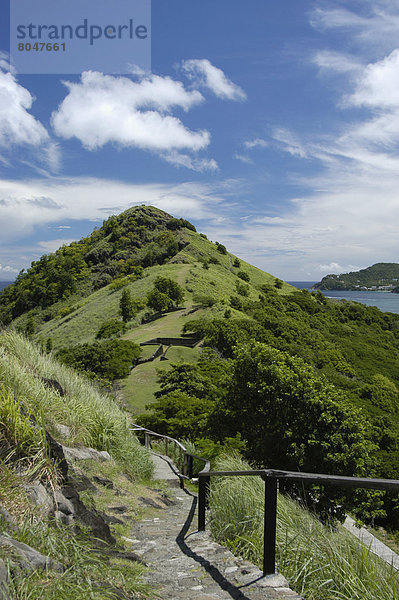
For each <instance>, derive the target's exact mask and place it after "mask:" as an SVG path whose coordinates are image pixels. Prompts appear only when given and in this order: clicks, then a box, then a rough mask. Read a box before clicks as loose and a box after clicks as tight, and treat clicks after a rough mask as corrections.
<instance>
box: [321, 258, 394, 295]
mask: <svg viewBox="0 0 399 600" xmlns="http://www.w3.org/2000/svg"><path fill="white" fill-rule="evenodd" d="M398 282H399V264H398V263H376V264H375V265H372V266H371V267H367V269H361V270H360V271H351V272H350V273H343V274H341V275H333V274H330V275H326V276H325V277H323V279H322V280H321V281H320V282H319V283H316V284H315V285H314V286H313V287H314V288H316V289H320V290H381V291H390V292H392V291H396V290H395V288H397V287H398Z"/></svg>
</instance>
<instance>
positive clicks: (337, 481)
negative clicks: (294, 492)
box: [198, 469, 399, 575]
mask: <svg viewBox="0 0 399 600" xmlns="http://www.w3.org/2000/svg"><path fill="white" fill-rule="evenodd" d="M248 476H258V477H262V479H263V480H264V482H265V508H264V534H263V575H272V574H273V573H275V570H276V527H277V486H278V481H279V480H280V479H282V480H288V481H297V482H302V483H318V484H322V485H339V486H344V487H351V488H366V489H374V490H391V491H398V492H399V480H397V479H372V478H368V477H344V476H340V475H325V474H320V473H299V472H296V471H279V470H277V469H260V470H254V471H211V470H206V471H205V469H204V470H202V471H201V472H200V473H199V474H198V477H199V490H198V498H199V500H198V529H199V531H204V530H205V516H206V503H207V490H208V489H209V485H210V478H211V477H248Z"/></svg>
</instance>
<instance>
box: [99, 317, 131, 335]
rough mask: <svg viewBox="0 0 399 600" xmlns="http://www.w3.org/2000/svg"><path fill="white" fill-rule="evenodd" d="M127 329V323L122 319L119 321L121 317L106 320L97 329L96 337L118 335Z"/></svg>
mask: <svg viewBox="0 0 399 600" xmlns="http://www.w3.org/2000/svg"><path fill="white" fill-rule="evenodd" d="M125 331H126V325H125V324H124V323H123V322H122V321H119V319H111V320H110V321H104V323H103V324H102V325H101V327H100V329H99V330H98V331H97V335H96V339H97V340H100V339H103V338H110V337H113V336H115V335H118V333H124V332H125Z"/></svg>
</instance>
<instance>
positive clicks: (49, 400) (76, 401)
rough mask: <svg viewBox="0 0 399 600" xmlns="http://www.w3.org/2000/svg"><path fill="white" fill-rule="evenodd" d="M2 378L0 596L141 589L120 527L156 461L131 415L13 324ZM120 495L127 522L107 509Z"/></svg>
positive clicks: (1, 347)
mask: <svg viewBox="0 0 399 600" xmlns="http://www.w3.org/2000/svg"><path fill="white" fill-rule="evenodd" d="M0 382H1V385H0V398H1V402H0V514H1V517H0V538H1V544H0V545H1V552H0V596H1V597H2V598H30V599H31V600H39V599H40V598H43V597H45V598H48V599H49V600H56V599H58V598H60V599H61V598H63V599H66V598H75V600H85V599H86V598H89V597H90V598H96V599H97V600H100V599H104V600H105V599H110V600H111V598H116V597H118V598H120V597H124V598H128V597H129V598H131V597H137V595H139V597H141V596H140V592H141V591H145V589H146V587H145V585H144V584H143V581H142V574H143V567H142V566H141V565H139V564H138V563H137V562H136V563H134V562H132V560H129V552H128V550H129V545H127V544H126V543H125V541H124V539H123V535H125V536H127V535H129V534H130V531H131V520H132V519H137V515H138V514H139V511H140V510H142V509H140V501H139V499H138V497H139V496H142V495H148V493H149V492H148V490H147V489H146V487H145V485H144V483H143V481H145V480H147V479H148V478H149V477H150V476H151V473H152V469H153V467H152V461H151V458H150V456H149V453H148V452H147V451H146V449H145V448H143V447H142V446H141V445H140V444H139V443H138V441H137V440H136V438H135V437H134V436H133V434H132V433H131V431H129V418H128V414H127V413H126V412H124V411H123V410H121V408H120V407H119V406H118V405H117V404H116V402H115V400H114V399H113V398H112V397H111V396H110V395H108V394H104V393H101V392H99V391H98V390H97V389H95V388H94V387H93V386H92V385H90V384H89V383H88V382H87V380H85V378H84V377H82V376H81V375H79V374H78V373H76V372H74V371H72V370H71V369H69V368H67V367H65V366H63V365H61V364H59V363H58V362H57V361H56V360H55V359H54V358H53V357H51V356H50V355H48V354H43V353H42V352H41V351H40V350H39V349H38V348H37V347H36V346H35V345H33V344H31V343H30V342H28V341H27V340H26V339H25V338H23V337H22V336H20V335H18V334H16V333H15V332H10V331H8V332H7V331H2V332H1V333H0ZM110 480H112V482H111V483H112V488H111V487H110ZM105 484H107V487H106V486H105ZM121 495H123V496H124V504H125V505H126V506H125V509H126V510H125V512H124V519H125V518H126V521H124V522H122V520H121V519H119V520H117V519H115V518H114V517H112V515H111V514H108V513H110V512H112V506H115V504H118V503H119V504H120V499H119V497H120V496H121ZM112 523H118V525H117V526H115V525H113V524H112ZM109 524H110V525H109ZM6 582H8V586H9V590H8V591H7V592H6V590H5V583H6Z"/></svg>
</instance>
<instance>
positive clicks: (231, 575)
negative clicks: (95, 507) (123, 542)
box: [128, 454, 301, 600]
mask: <svg viewBox="0 0 399 600" xmlns="http://www.w3.org/2000/svg"><path fill="white" fill-rule="evenodd" d="M153 460H154V464H155V477H156V479H162V480H164V481H166V482H167V484H168V487H169V496H170V498H171V501H172V502H171V504H170V506H168V507H167V508H164V509H159V510H158V511H157V514H156V515H155V516H153V517H152V518H147V519H145V520H143V521H140V522H138V523H136V524H135V526H134V530H133V532H132V538H131V539H129V540H128V541H129V542H130V543H131V545H132V550H133V551H134V552H135V554H137V555H138V556H140V558H141V559H142V560H143V561H144V562H145V563H146V564H147V565H148V567H149V569H150V570H149V572H148V574H147V576H146V578H147V582H148V583H150V584H151V585H152V586H153V587H154V589H155V593H156V594H158V596H159V597H160V598H163V599H168V600H178V599H182V600H184V599H186V600H197V598H198V600H224V599H231V598H234V599H239V600H275V599H277V598H279V599H280V600H301V598H300V596H298V595H297V594H296V593H295V592H293V591H292V590H291V589H290V588H289V587H288V583H287V581H286V579H285V578H284V577H283V576H282V575H272V576H268V577H263V574H262V572H261V571H259V568H258V567H256V566H255V565H253V564H251V563H250V562H248V561H246V560H244V559H242V558H239V557H236V556H234V555H233V554H232V553H231V552H230V551H229V550H227V549H226V548H224V547H223V546H220V545H219V544H217V543H215V542H214V541H213V540H212V539H211V538H210V536H209V533H208V532H198V531H197V515H196V510H197V497H196V495H195V494H193V493H191V492H189V491H187V490H181V489H179V480H178V478H177V476H176V475H175V473H174V472H173V470H172V469H171V467H170V464H169V462H168V460H166V458H163V457H160V456H158V455H155V454H154V455H153Z"/></svg>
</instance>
